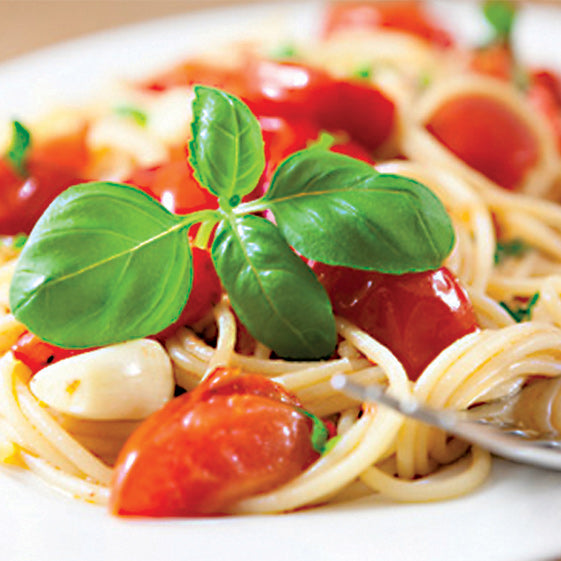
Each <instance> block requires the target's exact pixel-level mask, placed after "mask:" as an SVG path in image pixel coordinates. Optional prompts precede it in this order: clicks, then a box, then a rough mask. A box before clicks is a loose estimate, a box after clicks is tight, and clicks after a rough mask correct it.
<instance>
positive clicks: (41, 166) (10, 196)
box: [0, 132, 88, 236]
mask: <svg viewBox="0 0 561 561" xmlns="http://www.w3.org/2000/svg"><path fill="white" fill-rule="evenodd" d="M84 134H85V133H84V132H80V133H76V134H72V135H68V136H63V137H59V138H56V139H53V140H52V141H49V142H48V143H44V144H39V145H37V147H34V148H32V149H31V151H30V154H29V156H28V157H27V159H26V168H27V173H26V176H25V177H22V176H20V175H19V174H18V173H17V172H16V171H15V170H14V169H13V168H12V167H11V165H10V164H9V163H8V162H7V161H4V160H0V235H7V236H12V235H16V234H20V233H25V234H28V233H29V232H30V231H31V229H32V228H33V226H34V225H35V222H37V220H38V219H39V217H40V216H41V214H43V212H44V211H45V210H46V208H47V207H48V206H49V204H50V203H51V202H52V201H53V199H54V198H55V197H56V196H57V195H59V194H60V193H62V192H63V191H64V190H65V189H67V188H68V187H70V186H71V185H76V184H77V183H83V182H84V178H83V177H81V175H82V170H83V169H84V168H85V166H86V164H87V160H88V152H87V149H86V145H85V136H84Z"/></svg>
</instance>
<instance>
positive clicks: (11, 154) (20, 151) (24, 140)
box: [6, 121, 31, 177]
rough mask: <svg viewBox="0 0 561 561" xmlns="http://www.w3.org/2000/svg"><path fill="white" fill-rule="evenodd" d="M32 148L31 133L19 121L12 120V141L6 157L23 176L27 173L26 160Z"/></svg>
mask: <svg viewBox="0 0 561 561" xmlns="http://www.w3.org/2000/svg"><path fill="white" fill-rule="evenodd" d="M30 148H31V133H30V132H29V131H28V130H27V129H26V128H25V127H24V126H23V125H22V124H21V123H20V122H19V121H12V141H11V143H10V147H9V148H8V152H7V153H6V159H7V160H8V162H9V164H10V165H11V166H12V168H13V169H14V170H15V171H16V172H17V173H18V174H19V175H21V176H23V177H25V176H26V175H27V167H26V160H27V154H28V153H29V149H30Z"/></svg>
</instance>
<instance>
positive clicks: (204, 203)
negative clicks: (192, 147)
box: [126, 147, 218, 214]
mask: <svg viewBox="0 0 561 561" xmlns="http://www.w3.org/2000/svg"><path fill="white" fill-rule="evenodd" d="M126 183H129V184H131V185H134V186H135V187H139V188H141V189H143V190H145V191H147V192H148V193H149V194H150V195H152V196H154V197H156V198H157V199H158V200H159V201H160V202H161V203H162V204H163V205H164V206H165V207H166V208H167V209H168V210H169V211H171V212H175V213H177V214H187V213H189V212H194V211H196V210H204V209H208V208H217V207H218V202H217V199H216V197H215V196H214V195H212V193H210V192H209V191H207V190H206V189H205V188H204V187H201V186H200V185H199V183H198V182H197V181H196V180H195V178H194V177H193V169H192V168H191V166H190V164H189V162H188V153H187V152H186V149H185V148H184V147H178V148H174V149H173V150H171V152H170V159H169V160H168V161H167V162H165V163H163V164H161V165H158V166H154V167H150V168H139V169H137V170H135V171H134V172H133V173H132V175H131V176H130V177H129V178H128V179H127V180H126Z"/></svg>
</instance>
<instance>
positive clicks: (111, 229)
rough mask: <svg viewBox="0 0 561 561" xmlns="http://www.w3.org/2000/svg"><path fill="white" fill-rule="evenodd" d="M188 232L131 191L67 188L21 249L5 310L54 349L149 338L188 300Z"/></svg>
mask: <svg viewBox="0 0 561 561" xmlns="http://www.w3.org/2000/svg"><path fill="white" fill-rule="evenodd" d="M187 227H188V226H187V225H185V224H184V223H182V222H181V218H179V217H177V216H175V215H173V214H171V213H170V212H168V211H167V210H166V209H165V208H163V207H162V206H161V205H160V204H159V203H157V202H156V201H155V200H154V199H152V198H151V197H150V196H148V195H147V194H146V193H143V192H142V191H138V190H136V189H134V188H132V187H129V186H126V185H119V184H112V183H86V184H81V185H77V186H74V187H71V188H69V189H67V190H66V191H64V192H63V193H62V194H61V195H59V196H58V197H57V198H56V199H55V200H54V201H53V203H52V204H51V205H50V206H49V208H48V209H47V210H46V212H45V213H44V214H43V216H42V217H41V218H40V219H39V221H38V222H37V224H36V225H35V228H34V229H33V231H32V232H31V235H30V236H29V239H28V240H27V243H26V244H25V246H24V248H23V251H22V253H21V256H20V259H19V262H18V265H17V268H16V271H15V274H14V278H13V280H12V284H11V291H10V306H11V309H12V312H13V314H14V315H15V316H16V318H17V319H18V320H19V321H21V322H22V323H24V324H25V325H26V326H27V327H28V328H29V329H30V330H31V331H32V332H33V333H35V334H36V335H37V336H39V337H40V338H42V339H44V340H46V341H48V342H50V343H53V344H56V345H59V346H62V347H69V348H86V347H94V346H101V345H107V344H111V343H117V342H119V341H125V340H128V339H133V338H137V337H144V336H146V335H150V334H153V333H157V332H159V331H161V330H162V329H164V328H165V327H167V326H168V325H169V324H171V323H172V322H173V321H174V320H175V319H176V318H177V317H178V316H179V313H180V312H181V310H182V308H183V306H184V305H185V302H186V301H187V297H188V294H189V290H190V286H191V277H192V271H191V254H190V248H189V243H188V239H187V232H186V229H187Z"/></svg>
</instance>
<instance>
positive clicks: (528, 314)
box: [500, 292, 540, 323]
mask: <svg viewBox="0 0 561 561" xmlns="http://www.w3.org/2000/svg"><path fill="white" fill-rule="evenodd" d="M539 298H540V294H539V292H536V293H535V294H534V295H533V296H532V298H530V300H528V303H527V304H526V305H525V306H520V307H518V308H511V307H510V306H509V305H508V304H506V302H500V305H501V307H502V308H504V309H505V310H506V311H507V312H508V313H509V315H510V316H511V317H512V319H513V320H514V321H516V322H517V323H520V322H522V321H526V320H530V319H532V310H533V308H534V306H535V305H536V304H537V303H538V300H539Z"/></svg>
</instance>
